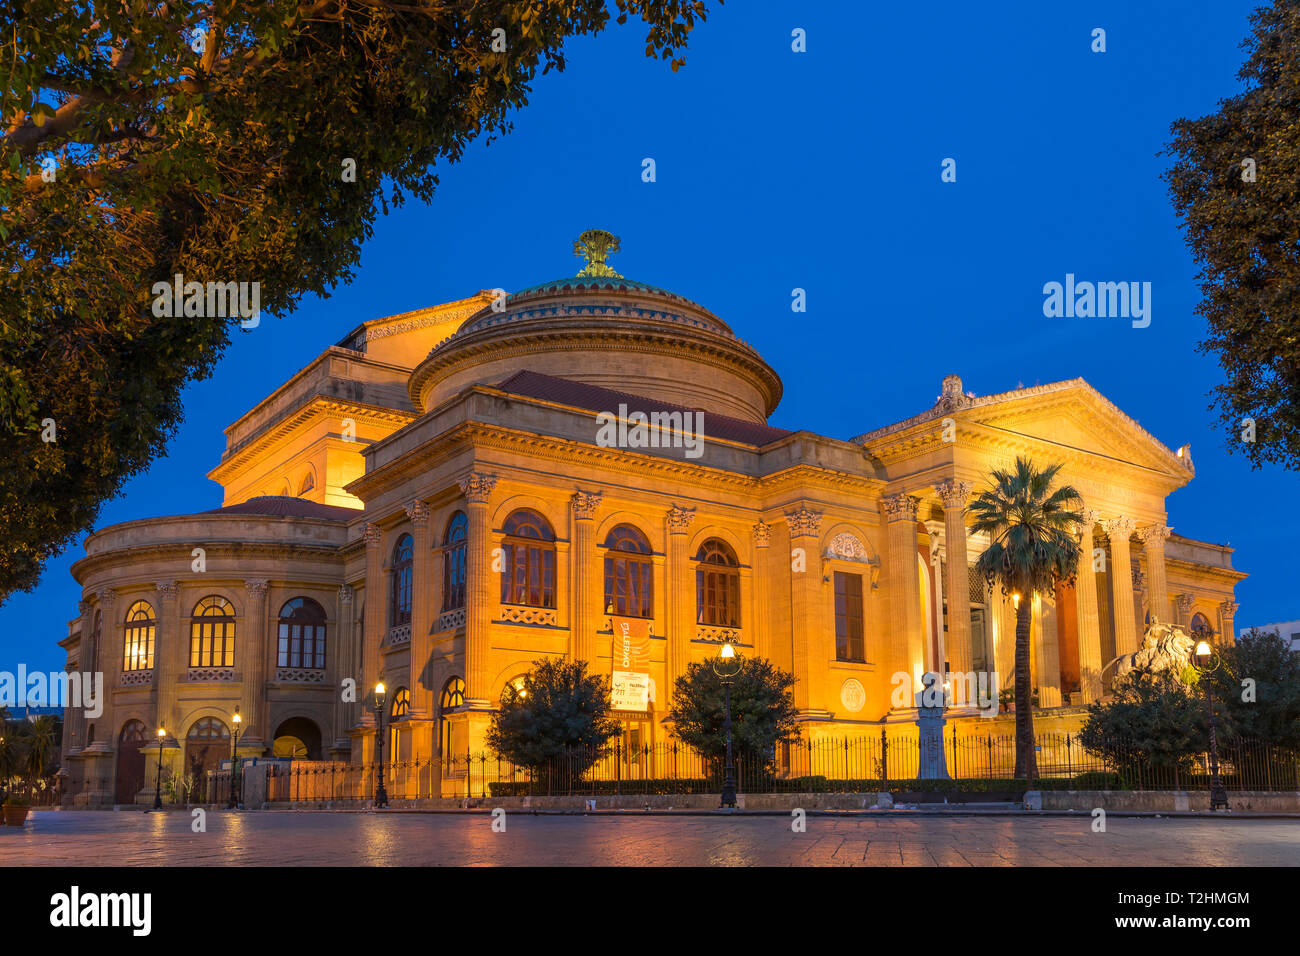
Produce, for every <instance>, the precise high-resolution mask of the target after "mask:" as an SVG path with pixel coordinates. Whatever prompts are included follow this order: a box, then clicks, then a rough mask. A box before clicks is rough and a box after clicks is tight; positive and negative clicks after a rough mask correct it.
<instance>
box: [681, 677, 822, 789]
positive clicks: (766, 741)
mask: <svg viewBox="0 0 1300 956" xmlns="http://www.w3.org/2000/svg"><path fill="white" fill-rule="evenodd" d="M736 659H737V660H738V661H739V662H740V670H739V671H738V672H737V673H736V676H735V677H734V678H732V679H731V740H732V748H733V750H734V751H736V752H738V753H741V754H744V755H746V756H747V757H748V758H749V759H751V760H753V759H758V760H760V761H762V762H763V763H764V764H765V765H766V764H769V763H771V761H772V759H773V756H774V752H775V749H776V745H777V744H778V743H792V742H794V741H797V740H798V739H799V724H798V723H797V722H796V717H797V716H798V711H797V710H796V709H795V705H794V695H793V694H791V693H790V688H792V687H793V686H794V684H795V678H794V676H793V675H792V674H789V673H787V672H786V671H783V670H781V669H780V668H777V667H774V666H773V665H772V662H771V661H769V660H767V659H766V658H762V657H748V656H744V655H741V656H739V657H737V658H736ZM724 704H725V694H724V691H723V688H722V678H721V677H719V676H718V675H717V673H716V672H715V671H714V670H713V668H712V667H711V666H710V665H709V664H708V663H705V662H699V661H697V662H694V663H692V664H689V665H688V666H687V668H686V673H685V674H683V675H682V676H680V677H678V678H677V682H676V685H675V686H674V688H673V700H672V707H671V709H670V710H669V711H668V720H670V721H671V722H672V724H673V733H674V734H675V735H676V737H677V738H678V739H679V740H680V741H681V742H682V743H684V744H686V745H687V746H689V747H691V748H693V749H694V750H695V751H696V752H698V753H699V754H700V755H701V756H702V757H704V758H705V760H708V761H711V762H718V761H721V760H723V759H724V758H725V756H726V753H727V738H726V736H725V734H724V732H723V721H724V717H725V708H724Z"/></svg>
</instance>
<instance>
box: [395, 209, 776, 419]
mask: <svg viewBox="0 0 1300 956" xmlns="http://www.w3.org/2000/svg"><path fill="white" fill-rule="evenodd" d="M597 233H599V230H593V231H591V232H587V233H583V240H587V238H588V237H590V236H592V235H593V234H597ZM599 234H600V235H603V236H608V237H609V239H612V240H613V248H612V249H609V250H608V251H617V239H616V238H615V237H613V236H610V235H609V234H608V233H599ZM583 240H580V241H579V244H578V246H579V247H581V244H582V242H583ZM606 254H607V253H606ZM587 255H588V259H589V261H590V264H589V265H588V267H587V268H586V269H584V270H583V271H582V273H579V274H578V275H576V276H572V277H569V278H564V279H554V280H552V281H550V282H543V283H541V284H539V285H534V286H530V287H528V288H526V289H521V290H519V291H517V292H514V293H513V294H511V295H509V296H507V297H506V298H505V301H504V303H503V304H501V305H495V307H494V306H488V307H486V308H484V309H481V310H480V311H478V312H476V313H475V314H473V315H471V316H470V317H469V318H468V319H466V320H465V321H464V322H463V323H462V324H461V325H460V327H459V328H458V329H457V331H456V332H455V333H454V334H453V335H451V336H450V337H448V338H447V339H445V340H443V341H442V342H440V343H439V344H438V345H437V346H435V347H434V348H433V350H432V351H430V352H429V355H428V356H427V357H426V358H425V359H424V361H422V362H421V363H420V364H419V365H418V366H417V367H416V369H415V371H414V373H413V374H412V375H411V379H410V383H409V386H408V389H409V392H410V395H411V401H412V402H413V403H414V405H415V407H416V409H417V410H418V411H419V412H421V413H423V412H425V411H428V410H429V409H431V408H435V407H437V406H438V405H440V404H441V403H442V402H444V401H446V400H448V399H450V398H452V397H454V396H455V395H456V394H458V393H459V392H461V391H462V390H463V389H465V388H468V387H470V386H472V385H495V384H496V383H499V382H501V381H503V380H505V379H507V378H509V377H510V376H511V375H514V374H515V373H517V372H522V371H531V372H536V373H539V374H542V375H549V376H552V377H555V378H561V379H568V380H570V381H574V382H582V383H586V384H589V385H595V386H599V387H601V388H606V389H611V390H614V391H619V392H626V393H631V394H633V395H642V396H645V397H646V398H651V399H656V400H659V401H662V402H668V403H671V404H674V405H680V406H685V407H688V408H696V409H702V410H704V411H711V412H713V413H715V414H718V415H725V416H728V417H731V418H736V419H739V420H741V421H748V422H755V423H759V424H762V423H765V422H766V421H767V417H768V416H769V415H770V414H772V412H773V411H775V409H776V406H777V403H778V402H779V401H780V400H781V380H780V378H779V377H778V376H777V374H776V372H775V371H773V369H772V367H771V366H769V365H768V364H767V362H765V361H764V360H763V357H762V356H761V355H759V354H758V352H757V351H756V350H755V349H754V347H753V346H751V345H749V344H748V343H746V342H744V341H742V340H740V339H739V338H737V337H736V335H735V333H734V332H732V330H731V327H730V326H729V325H728V324H727V323H726V322H724V321H723V320H722V319H720V318H718V317H717V316H716V315H714V314H713V313H712V312H710V311H709V310H708V309H706V308H704V307H703V306H700V305H697V304H696V303H694V302H692V301H691V300H690V299H687V298H685V297H684V296H680V295H677V294H676V293H674V292H670V291H668V290H666V289H662V288H659V287H658V286H654V285H650V284H649V283H645V282H639V281H637V280H635V279H628V278H625V277H623V276H621V275H619V274H618V273H616V272H614V271H613V270H612V269H610V268H609V267H608V266H606V265H604V254H601V255H599V256H594V255H593V254H592V253H591V252H588V253H587ZM593 270H594V274H593ZM611 410H612V409H611Z"/></svg>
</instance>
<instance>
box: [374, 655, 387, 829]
mask: <svg viewBox="0 0 1300 956" xmlns="http://www.w3.org/2000/svg"><path fill="white" fill-rule="evenodd" d="M375 717H376V719H377V720H378V721H379V731H378V733H376V734H375V753H376V754H377V756H376V758H375V776H376V778H377V783H376V785H375V807H376V808H379V807H386V806H388V791H387V790H385V789H384V682H383V681H380V682H379V683H378V684H376V685H375Z"/></svg>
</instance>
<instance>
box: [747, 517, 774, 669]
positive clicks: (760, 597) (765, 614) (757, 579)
mask: <svg viewBox="0 0 1300 956" xmlns="http://www.w3.org/2000/svg"><path fill="white" fill-rule="evenodd" d="M750 534H751V536H752V537H753V539H754V620H753V621H750V622H748V624H747V625H746V627H747V628H748V629H749V631H750V632H751V633H752V634H753V637H752V638H751V641H752V643H753V645H754V654H755V655H756V656H758V657H763V658H767V659H768V660H771V658H772V609H771V604H770V595H771V581H770V575H771V574H772V551H771V547H770V546H771V544H772V528H771V526H770V525H768V524H767V523H766V522H764V521H759V522H758V523H757V524H756V525H754V527H753V528H752V529H751V530H750Z"/></svg>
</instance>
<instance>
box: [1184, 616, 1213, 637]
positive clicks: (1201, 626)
mask: <svg viewBox="0 0 1300 956" xmlns="http://www.w3.org/2000/svg"><path fill="white" fill-rule="evenodd" d="M1190 630H1191V632H1192V637H1193V638H1194V639H1195V640H1198V641H1208V640H1211V639H1212V638H1213V637H1214V628H1213V627H1211V626H1210V619H1209V618H1207V617H1206V616H1205V615H1204V614H1195V615H1193V616H1192V625H1191V628H1190Z"/></svg>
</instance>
